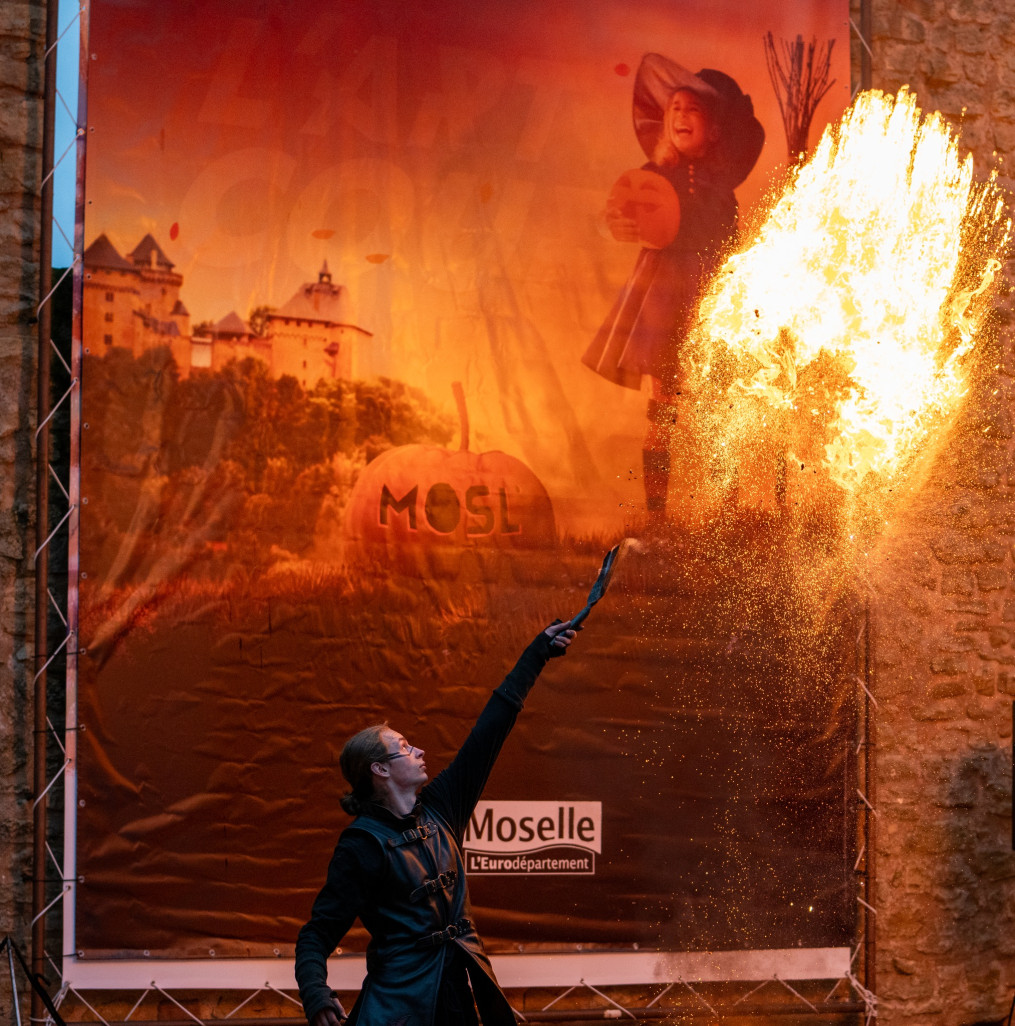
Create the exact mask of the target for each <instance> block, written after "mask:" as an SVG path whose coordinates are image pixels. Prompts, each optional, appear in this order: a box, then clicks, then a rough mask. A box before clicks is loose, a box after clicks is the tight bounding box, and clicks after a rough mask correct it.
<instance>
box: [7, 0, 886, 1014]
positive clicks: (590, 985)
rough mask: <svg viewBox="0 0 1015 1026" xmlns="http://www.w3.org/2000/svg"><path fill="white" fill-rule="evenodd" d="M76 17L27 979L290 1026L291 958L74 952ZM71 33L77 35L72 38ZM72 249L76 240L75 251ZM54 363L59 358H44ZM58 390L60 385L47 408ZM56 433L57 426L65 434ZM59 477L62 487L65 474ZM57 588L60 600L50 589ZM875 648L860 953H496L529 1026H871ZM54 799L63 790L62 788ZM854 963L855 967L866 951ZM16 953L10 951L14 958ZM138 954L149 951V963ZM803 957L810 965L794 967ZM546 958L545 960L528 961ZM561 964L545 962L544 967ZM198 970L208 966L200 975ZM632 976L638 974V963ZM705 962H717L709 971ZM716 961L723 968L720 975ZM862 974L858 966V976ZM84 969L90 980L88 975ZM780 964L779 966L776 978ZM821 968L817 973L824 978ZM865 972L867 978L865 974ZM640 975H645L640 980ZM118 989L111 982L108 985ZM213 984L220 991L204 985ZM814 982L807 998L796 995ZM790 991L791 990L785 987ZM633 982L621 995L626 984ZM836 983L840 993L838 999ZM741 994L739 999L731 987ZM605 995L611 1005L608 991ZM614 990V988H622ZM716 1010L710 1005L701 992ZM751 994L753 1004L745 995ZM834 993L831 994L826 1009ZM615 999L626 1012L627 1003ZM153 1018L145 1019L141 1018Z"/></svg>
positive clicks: (45, 521)
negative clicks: (768, 1021) (207, 998)
mask: <svg viewBox="0 0 1015 1026" xmlns="http://www.w3.org/2000/svg"><path fill="white" fill-rule="evenodd" d="M78 2H79V3H80V6H79V7H78V9H77V14H76V15H75V16H74V18H73V19H72V20H71V21H70V22H69V23H68V25H67V27H66V28H65V29H64V30H63V32H62V33H60V32H59V28H58V24H59V22H58V19H59V6H58V0H49V2H48V4H47V8H46V50H45V58H44V59H45V97H44V136H43V170H42V173H43V182H42V190H41V224H42V237H41V242H40V275H39V281H40V297H41V298H40V301H39V304H38V309H37V315H38V357H37V358H38V398H37V403H38V407H37V409H38V418H37V425H38V426H37V428H36V434H35V438H36V453H35V455H36V488H37V509H36V549H35V583H36V588H35V660H36V663H35V665H36V670H35V678H34V702H35V706H34V708H35V720H34V737H35V744H34V749H33V760H34V767H33V794H34V801H33V805H32V813H33V846H34V851H33V871H32V922H31V927H32V951H31V969H32V973H33V975H35V976H36V977H37V978H38V977H40V976H45V974H46V970H47V968H51V969H54V970H55V971H56V973H57V974H58V975H59V977H60V979H61V981H62V983H61V987H60V991H59V994H58V995H57V998H56V1004H57V1007H59V1005H60V1003H61V1002H63V1001H65V1000H66V999H68V998H73V999H75V1000H77V1001H79V1002H80V1003H81V1004H82V1005H83V1006H84V1007H85V1008H86V1009H88V1010H89V1011H90V1012H91V1013H92V1014H94V1016H95V1021H97V1022H101V1023H105V1024H107V1026H115V1024H114V1023H112V1022H111V1021H109V1020H107V1019H105V1018H103V1017H102V1015H101V1014H100V1013H99V1011H98V1010H96V1009H95V1008H94V1007H93V1005H92V1004H91V1003H89V1001H88V1000H87V998H86V997H85V993H86V992H87V991H89V990H94V989H103V990H109V989H112V990H125V989H127V990H134V991H137V992H139V997H138V998H137V1001H136V1002H135V1003H134V1005H133V1007H132V1008H131V1010H130V1012H129V1013H128V1014H127V1016H126V1019H125V1020H123V1021H124V1022H126V1021H128V1020H129V1021H130V1022H134V1023H136V1022H142V1021H145V1020H138V1019H134V1018H133V1016H134V1015H135V1013H136V1012H138V1010H139V1009H141V1008H142V1006H143V1005H144V1003H145V1001H146V999H147V998H148V997H149V995H158V996H159V997H160V998H161V999H164V1000H166V1001H168V1002H169V1003H171V1004H172V1005H175V1006H176V1008H177V1009H178V1010H179V1012H180V1018H179V1020H178V1022H179V1026H190V1023H192V1022H196V1023H198V1024H201V1026H203V1024H204V1022H205V1020H202V1019H200V1018H198V1017H197V1016H196V1015H194V1014H193V1012H191V1011H190V1010H189V1009H188V1008H187V1007H186V1006H185V1005H184V1004H183V1003H182V1002H181V1001H180V1000H179V999H178V998H177V997H175V996H174V992H175V993H176V994H180V993H181V992H183V991H193V990H194V989H210V990H216V991H220V992H222V991H226V990H230V991H232V990H236V991H237V993H238V994H240V997H239V999H238V1002H237V1004H236V1005H235V1007H233V1008H232V1010H231V1011H230V1012H228V1013H227V1014H226V1015H224V1016H221V1017H216V1018H215V1019H214V1021H215V1022H219V1021H222V1020H223V1019H227V1020H228V1021H229V1022H230V1023H233V1024H241V1023H247V1022H250V1023H254V1022H256V1023H260V1024H262V1026H263V1024H266V1023H269V1022H276V1023H280V1022H290V1023H291V1022H296V1021H299V1020H300V1019H301V1018H302V1012H301V1011H300V1012H298V1013H297V1014H294V1016H293V1017H291V1018H283V1019H279V1018H274V1019H267V1018H263V1017H262V1018H258V1019H245V1018H240V1017H238V1016H237V1013H239V1012H240V1011H241V1010H243V1009H245V1008H246V1007H247V1006H248V1005H249V1004H250V1002H251V1001H252V1000H253V999H254V998H255V997H257V996H258V995H260V994H262V993H265V992H273V993H274V994H275V995H276V996H277V997H278V1000H280V1001H282V1002H284V1003H287V1004H292V1005H295V1006H296V1007H297V1009H298V1008H299V1002H298V1001H297V1000H296V999H295V998H294V997H293V984H292V979H291V968H290V967H288V965H287V964H286V968H285V970H281V966H282V965H284V964H285V963H282V962H281V960H275V961H274V962H271V961H267V960H256V959H255V960H232V961H235V962H237V963H242V968H240V967H239V966H236V972H235V973H234V974H229V973H226V974H225V976H226V977H228V978H229V979H230V980H232V981H233V982H234V984H235V986H234V985H232V984H229V983H223V982H222V981H223V979H224V975H223V969H224V968H226V965H227V964H228V963H229V962H230V961H231V960H226V959H219V960H217V961H215V960H206V961H205V962H201V963H194V962H187V963H172V962H165V961H159V960H150V961H137V962H129V961H122V960H117V961H116V962H115V963H106V964H105V965H104V966H99V967H98V969H97V970H95V960H90V961H91V963H92V967H91V968H88V969H85V963H84V962H82V961H81V960H79V957H78V954H79V953H78V952H77V951H76V950H75V949H74V944H73V940H74V909H75V901H74V898H75V893H74V892H75V887H76V883H77V881H76V878H75V872H76V868H75V867H76V847H75V842H76V837H75V824H76V819H75V810H76V806H77V791H76V780H77V777H76V772H75V764H76V755H77V735H78V732H79V731H80V730H82V729H84V728H83V727H82V726H81V725H80V724H79V723H78V720H77V704H76V688H77V676H76V671H77V664H76V660H77V656H78V654H79V652H80V651H83V650H80V649H79V647H78V635H77V617H78V591H77V581H78V573H79V566H78V553H77V538H78V512H79V508H80V505H81V504H82V503H84V502H87V500H86V499H83V498H81V496H80V485H81V482H80V461H79V437H80V436H79V432H80V429H81V427H82V423H81V395H80V389H79V383H80V379H81V359H82V339H81V324H80V309H81V304H80V298H81V294H82V287H83V277H84V269H83V266H82V253H83V249H84V244H83V243H84V240H83V224H82V204H83V196H82V191H81V190H82V184H81V183H82V180H83V169H84V160H85V147H84V139H85V135H86V130H85V122H86V119H85V114H84V112H85V111H86V109H87V103H86V101H87V97H86V93H85V90H84V80H85V76H84V74H82V76H81V78H82V92H81V95H80V98H79V103H78V113H77V114H75V113H73V112H71V110H70V108H69V106H68V104H67V103H66V101H65V99H64V97H63V96H62V95H61V94H60V91H59V89H58V83H57V77H56V53H57V47H58V44H59V43H60V40H61V39H62V38H63V37H64V36H66V35H68V34H69V33H70V30H71V29H72V28H74V27H75V26H79V27H80V39H81V40H82V42H83V44H84V43H86V42H87V39H88V12H89V3H88V0H78ZM871 2H872V0H860V24H859V25H857V24H856V23H855V22H853V21H852V20H850V28H851V31H852V32H853V33H854V34H855V35H856V38H857V40H858V43H859V48H860V76H859V81H858V82H857V83H856V84H855V87H854V89H853V95H854V96H855V94H856V92H857V91H858V90H859V89H867V88H870V86H871V72H872V51H871V47H870V41H871ZM71 38H74V36H73V34H72V33H71ZM80 53H81V62H82V71H83V70H84V67H83V66H84V64H85V62H86V61H87V59H88V50H87V46H86V45H82V46H81V48H80ZM61 106H62V108H63V109H64V111H65V112H66V113H67V115H69V116H70V117H71V119H72V121H73V123H74V126H75V132H74V142H73V143H72V144H71V145H70V146H68V147H67V149H66V150H65V151H64V152H63V153H61V154H59V155H56V154H55V153H54V143H53V139H54V124H55V118H56V115H57V112H58V110H59V108H60V107H61ZM68 159H75V160H76V162H77V182H78V186H77V207H78V211H77V217H76V225H75V226H74V227H72V228H71V229H70V232H69V233H68V230H67V226H64V225H61V224H60V223H59V221H58V220H57V219H55V218H54V216H53V176H54V172H55V170H56V168H57V167H58V166H59V165H60V164H61V163H62V162H63V161H65V160H68ZM54 230H55V231H59V232H60V234H61V235H62V237H63V238H64V240H65V241H66V242H67V243H68V245H71V244H72V248H73V261H72V263H71V266H70V267H69V268H67V270H66V271H65V272H64V273H63V275H62V276H61V278H60V279H59V280H58V281H56V282H54V281H53V275H52V268H51V264H52V231H54ZM71 239H73V243H71ZM68 275H73V290H74V295H75V300H76V301H75V304H74V306H75V311H76V313H75V320H74V331H73V340H72V346H71V352H70V353H65V352H63V351H62V350H61V349H60V347H59V345H58V344H57V343H56V342H55V341H54V339H53V337H52V335H53V330H52V306H53V297H54V295H55V294H56V292H57V290H58V289H59V288H60V286H61V285H62V284H63V282H64V280H65V279H66V277H67V276H68ZM53 357H55V359H56V362H55V364H54V360H53ZM58 375H60V376H65V377H66V382H65V383H64V382H59V383H58V382H57V381H56V378H57V376H58ZM54 388H56V389H57V390H59V391H60V393H61V394H60V395H59V396H58V397H56V398H55V399H54V398H53V396H52V393H53V391H54ZM55 424H59V425H60V429H61V430H62V431H66V433H67V437H65V438H64V437H62V436H61V438H60V440H61V441H62V442H63V443H64V446H65V451H66V453H67V462H66V464H63V463H62V462H61V461H60V460H55V461H54V460H53V459H52V458H51V456H52V454H51V448H52V447H51V431H52V429H53V427H54V425H55ZM65 424H66V427H65V426H64V425H65ZM61 472H62V473H63V474H64V477H61ZM57 546H66V565H67V588H66V593H65V594H60V593H59V589H58V588H55V585H54V581H53V580H52V578H53V577H54V576H56V575H55V574H54V572H53V568H52V565H51V560H50V555H51V553H52V552H54V551H55V550H56V547H57ZM54 590H56V591H57V593H56V594H54ZM60 659H66V673H65V680H60V681H59V686H60V687H61V688H64V687H65V688H66V692H65V694H66V709H65V715H64V718H63V722H62V723H61V724H60V725H59V726H57V725H54V723H53V722H52V719H51V716H50V712H49V703H48V700H47V699H48V696H49V688H50V685H51V684H54V690H55V685H56V683H57V682H56V681H54V674H53V673H51V672H50V670H51V668H52V667H54V664H58V661H59V660H60ZM873 672H874V654H873V639H872V626H871V616H870V608H869V605H868V606H867V607H866V608H865V611H864V624H863V627H862V629H861V632H860V634H859V636H858V638H857V673H856V675H855V677H856V685H857V689H858V690H857V692H856V695H857V735H856V749H855V781H856V802H855V805H856V808H855V812H856V823H857V844H858V850H859V854H858V856H857V859H856V864H855V866H854V872H855V875H856V881H857V896H856V897H857V926H858V932H857V937H858V938H859V941H858V943H857V945H856V947H855V948H854V949H853V950H852V951H850V950H849V949H803V950H801V949H789V950H787V951H779V952H732V953H729V952H727V953H723V952H718V953H706V952H695V953H686V954H684V955H679V954H675V953H655V954H654V955H651V954H650V953H640V954H635V953H615V954H614V953H608V952H602V953H592V952H583V953H577V952H574V953H570V952H569V953H566V954H561V955H554V956H538V955H530V956H524V955H518V956H514V955H508V956H500V957H497V956H495V958H494V961H495V963H496V964H497V967H498V972H499V974H500V975H501V978H502V981H503V982H504V984H505V985H506V987H507V988H508V990H509V993H511V992H512V990H515V992H517V991H520V990H523V989H526V988H532V987H547V988H551V989H555V990H556V994H555V995H554V996H553V997H552V998H551V999H550V1000H548V1001H547V1002H546V1003H545V1005H544V1006H543V1007H542V1008H541V1009H540V1010H538V1011H535V1012H534V1011H531V1010H530V1011H527V1012H526V1013H524V1014H522V1013H521V1012H519V1013H518V1014H519V1018H520V1019H521V1020H522V1021H527V1022H533V1023H536V1022H553V1021H578V1020H580V1019H586V1020H588V1019H603V1018H625V1019H628V1018H629V1019H636V1020H646V1019H659V1018H663V1017H664V1016H665V1015H667V1014H672V1012H673V1011H674V1007H673V1005H672V1000H671V1003H670V1004H667V1005H666V1006H664V1005H663V999H664V998H667V997H670V998H671V999H672V996H673V995H675V994H679V995H681V996H683V997H684V998H685V999H687V1000H688V1001H689V1002H690V1003H689V1004H687V1003H685V1004H684V1005H681V1006H680V1008H681V1013H682V1014H684V1015H688V1016H696V1015H702V1016H713V1017H714V1016H717V1015H720V1014H737V1015H743V1014H751V1013H753V1012H758V1013H762V1012H764V1013H768V1014H771V1013H773V1012H775V1011H790V1012H795V1013H797V1014H806V1013H811V1014H815V1013H816V1014H821V1015H830V1014H852V1015H857V1014H860V1013H862V1014H863V1015H864V1017H865V1021H866V1023H867V1024H869V1023H870V1022H871V1021H872V1020H873V1019H874V1018H875V1017H876V1014H877V1000H876V997H875V993H876V966H875V957H876V947H875V942H876V929H875V926H876V916H877V910H876V895H875V878H876V874H875V870H876V862H875V846H876V834H875V827H876V818H877V811H876V806H877V803H876V788H875V781H876V765H875V756H876V710H877V702H876V700H875V696H874V691H875V687H874V682H873ZM60 784H62V785H63V792H62V797H63V805H64V825H63V833H62V838H61V840H62V851H54V847H53V845H51V843H50V835H51V833H53V829H52V823H51V821H50V817H49V816H48V815H47V813H48V808H49V805H50V802H51V792H53V789H54V788H57V789H58V785H60ZM55 793H59V790H57V792H55ZM57 905H60V906H61V907H62V913H63V917H62V930H61V932H60V935H59V942H58V948H57V950H58V954H54V953H53V952H52V951H51V950H49V949H48V948H47V944H46V939H47V923H48V922H49V916H50V914H51V913H52V911H53V909H54V908H55V907H56V906H57ZM861 952H862V954H863V957H862V959H861V958H860V954H861ZM10 954H11V950H10V948H8V955H9V957H10ZM146 954H147V953H146ZM801 956H805V959H804V961H801V958H800V957H801ZM540 958H542V962H541V963H537V962H533V961H532V959H540ZM554 960H555V963H554ZM332 965H333V966H334V967H335V969H334V972H333V983H334V984H336V985H338V986H339V987H341V986H342V985H343V984H344V985H346V986H348V987H350V988H351V989H355V988H356V987H358V982H357V981H358V979H361V978H362V959H361V958H360V957H352V958H350V957H349V956H345V957H344V958H339V959H335V960H333V963H332ZM201 966H203V967H204V970H206V971H203V970H202V969H201V968H199V967H201ZM636 966H637V968H635V967H636ZM710 967H711V968H710ZM717 967H718V968H717ZM858 967H859V968H860V972H859V974H858ZM82 970H84V972H82ZM780 970H781V971H780ZM822 974H825V975H822ZM861 976H862V979H861V978H860V977H861ZM643 977H647V979H646V978H643ZM817 980H827V981H830V982H834V985H833V986H832V989H831V990H830V991H828V992H827V994H826V995H825V997H824V999H823V1000H821V999H816V1000H815V999H813V998H812V997H808V996H807V995H806V994H805V993H802V991H804V990H808V989H813V985H814V982H815V981H817ZM117 981H119V982H117ZM213 981H217V982H213ZM11 982H12V986H13V987H14V994H15V1004H17V989H16V985H15V980H14V969H13V961H12V962H11ZM716 983H722V984H723V985H724V986H725V987H726V988H727V990H730V993H724V994H723V995H722V1000H721V1001H718V1000H716V998H715V996H714V994H711V993H709V992H707V988H708V986H709V985H710V984H716ZM804 983H809V984H810V985H811V987H810V988H808V987H807V986H804ZM638 984H643V985H644V988H645V989H646V990H647V991H648V993H646V994H644V995H643V999H642V1000H640V1001H639V1002H638V1003H636V1004H635V1003H632V999H631V998H630V996H629V994H628V992H629V990H630V988H631V987H632V986H635V985H638ZM794 984H796V986H794ZM770 985H773V986H775V987H776V988H777V989H779V992H780V993H781V994H783V995H786V994H788V995H789V996H790V998H791V999H792V1002H791V1003H790V1004H784V1005H783V1006H782V1007H780V1008H776V1007H773V1005H772V1004H770V1003H765V1004H759V1003H758V1000H757V995H758V994H759V992H760V991H761V990H762V989H764V988H766V987H769V986H770ZM623 988H627V990H623ZM843 988H845V994H844V996H843V995H841V994H840V996H839V997H836V994H837V993H839V992H840V991H842V989H843ZM737 989H739V990H742V991H743V992H742V993H740V994H739V996H735V999H734V995H735V992H736V990H737ZM611 990H613V991H614V992H615V994H616V996H614V995H611V993H610V991H611ZM622 990H623V993H622ZM576 993H580V994H583V995H585V996H587V997H589V998H590V999H593V1000H594V1001H595V1005H594V1007H590V1008H581V1009H576V1008H560V1007H556V1006H559V1005H560V1004H561V1003H562V1002H564V1001H565V1000H566V999H568V998H573V996H574V995H575V994H576ZM710 996H711V997H712V999H713V1000H712V1001H709V997H710ZM752 998H754V999H755V1000H754V1002H753V1003H752V1001H751V999H752ZM833 999H834V1000H833ZM625 1002H627V1003H626V1004H625ZM31 1015H32V1019H33V1021H36V1022H52V1018H51V1017H50V1016H49V1015H48V1014H47V1012H46V1010H45V1008H44V1006H43V1003H42V1000H41V998H40V997H39V996H38V995H37V994H35V993H33V999H32V1012H31ZM149 1021H150V1020H149ZM176 1021H177V1020H173V1021H167V1020H163V1022H164V1024H165V1026H172V1023H174V1022H176Z"/></svg>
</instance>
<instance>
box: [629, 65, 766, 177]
mask: <svg viewBox="0 0 1015 1026" xmlns="http://www.w3.org/2000/svg"><path fill="white" fill-rule="evenodd" d="M678 89H690V90H691V91H692V92H695V93H697V94H698V95H699V96H702V97H704V98H705V99H706V100H707V101H708V103H709V106H710V107H711V108H712V110H713V112H714V117H715V121H716V124H717V125H718V126H719V131H720V139H719V142H718V143H717V144H716V147H715V152H714V154H713V158H712V159H713V160H714V161H715V163H717V164H720V165H721V166H722V167H724V168H725V169H726V170H727V172H728V173H729V176H730V179H731V185H733V186H737V185H739V184H740V183H741V182H742V181H743V180H744V179H745V178H746V177H747V176H748V175H749V174H750V173H751V170H752V169H753V167H754V165H755V164H756V163H757V162H758V157H759V156H760V154H761V147H762V146H763V145H764V142H765V130H764V128H762V127H761V122H760V121H758V119H757V118H756V117H755V116H754V104H753V103H751V98H750V97H749V96H747V95H746V94H745V93H744V92H743V91H742V90H741V88H740V86H739V85H737V83H736V81H735V80H734V79H732V78H730V76H729V75H726V74H724V73H723V72H721V71H716V70H714V69H713V68H702V69H701V71H699V72H698V73H697V74H696V75H695V74H693V73H692V72H690V71H688V70H687V68H684V67H681V65H679V64H677V62H676V61H671V60H670V59H669V58H668V57H663V56H662V54H658V53H647V54H645V56H644V57H642V59H641V64H640V65H639V67H638V73H637V75H636V76H635V79H634V111H633V112H634V133H635V135H636V136H637V137H638V142H639V143H640V144H641V148H642V149H643V150H644V151H645V153H646V155H647V156H648V157H649V159H651V158H652V157H653V156H654V154H655V150H656V144H657V143H658V142H659V139H660V137H661V135H662V132H663V115H664V113H665V111H666V108H667V106H669V102H670V98H671V97H672V96H673V94H674V93H675V92H676V91H677V90H678Z"/></svg>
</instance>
